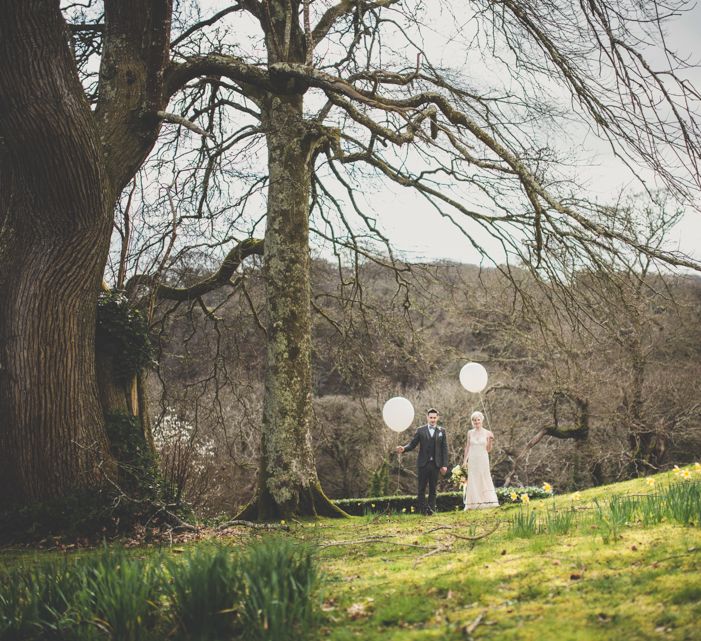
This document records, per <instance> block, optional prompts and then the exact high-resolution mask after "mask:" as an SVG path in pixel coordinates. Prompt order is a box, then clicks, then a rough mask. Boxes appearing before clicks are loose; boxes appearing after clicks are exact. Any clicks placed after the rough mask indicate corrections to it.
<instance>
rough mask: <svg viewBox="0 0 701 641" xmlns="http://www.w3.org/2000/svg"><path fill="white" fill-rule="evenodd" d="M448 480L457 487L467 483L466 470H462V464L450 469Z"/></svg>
mask: <svg viewBox="0 0 701 641" xmlns="http://www.w3.org/2000/svg"><path fill="white" fill-rule="evenodd" d="M450 480H451V481H452V482H453V483H455V485H457V486H458V487H460V486H462V485H464V484H465V483H467V470H464V469H463V467H462V465H456V466H455V467H454V468H453V469H452V470H451V471H450Z"/></svg>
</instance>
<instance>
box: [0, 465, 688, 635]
mask: <svg viewBox="0 0 701 641" xmlns="http://www.w3.org/2000/svg"><path fill="white" fill-rule="evenodd" d="M700 525H701V466H700V465H698V464H697V465H696V466H695V467H690V468H687V469H685V470H678V471H677V472H676V473H665V474H660V475H658V476H656V477H648V478H647V479H639V480H634V481H628V482H624V483H619V484H615V485H610V486H605V487H598V488H595V489H591V490H588V491H584V492H581V493H577V494H572V495H562V496H555V497H554V498H547V499H542V500H538V501H535V500H533V501H530V502H526V503H521V504H506V505H503V506H502V507H500V508H496V509H490V510H485V511H478V512H468V513H465V512H462V511H455V512H450V513H442V514H437V515H434V516H432V517H422V516H418V515H415V514H411V513H410V512H408V513H400V514H395V515H368V516H365V517H352V518H350V519H346V520H342V521H337V520H321V521H317V522H304V523H293V524H284V525H283V526H282V528H283V529H288V528H289V534H285V536H284V538H282V539H281V538H280V535H279V533H278V535H276V537H272V538H271V537H269V536H268V535H267V533H265V534H261V532H264V530H260V529H253V528H249V527H240V526H237V527H233V528H227V529H225V530H220V531H218V532H217V531H215V530H204V531H202V532H200V533H199V535H197V536H195V537H193V536H192V535H188V537H190V538H189V540H187V539H185V538H181V539H180V540H176V542H175V545H172V546H171V545H167V546H165V547H163V548H161V549H157V548H154V547H136V548H134V549H133V550H129V551H124V550H123V549H121V548H119V547H117V548H114V549H104V550H102V551H101V552H100V551H98V553H97V556H96V555H95V554H94V553H92V552H87V551H83V552H81V553H80V554H71V555H69V556H68V557H65V558H67V559H69V560H70V563H69V564H68V565H66V564H64V562H63V561H64V555H63V553H57V552H55V551H46V550H44V551H42V552H39V553H33V552H31V551H28V550H26V549H25V550H21V551H20V550H14V551H13V550H7V549H6V550H2V551H0V640H1V641H17V640H18V639H23V640H25V639H27V640H31V641H34V640H35V639H39V638H41V639H44V638H49V637H46V636H45V635H44V636H41V635H40V634H39V633H38V630H39V628H38V627H37V626H36V623H34V622H36V621H40V620H41V621H44V623H41V625H42V626H43V627H42V629H43V630H45V631H47V633H52V630H54V629H56V630H59V629H60V630H62V631H63V632H62V636H58V637H55V638H61V639H65V638H70V639H71V640H72V641H75V639H78V638H80V639H89V640H90V641H95V640H97V639H119V640H125V641H153V640H154V639H159V640H161V641H165V640H166V639H191V638H195V637H193V634H195V633H196V634H195V636H196V638H198V639H200V640H201V641H228V640H229V639H233V638H240V637H239V636H238V634H239V633H240V632H241V631H244V632H246V633H247V635H246V638H247V639H257V640H258V641H265V640H270V641H297V640H298V639H299V638H301V637H300V634H301V631H302V630H305V629H310V630H311V633H310V635H309V637H310V638H312V639H332V640H335V641H346V640H350V639H364V640H370V641H371V640H373V639H376V640H379V639H382V640H383V641H387V640H392V639H396V640H400V639H401V641H407V640H413V639H422V640H423V639H426V640H428V639H441V640H442V641H450V640H458V639H498V640H500V641H501V640H509V639H518V640H524V641H526V640H531V639H532V640H534V641H548V640H550V639H552V640H553V641H555V640H557V641H568V640H585V639H586V640H599V639H601V640H602V641H603V640H606V641H609V640H614V641H617V640H619V639H620V640H627V639H635V640H643V639H675V640H679V641H682V640H692V639H699V638H701V635H700V634H699V631H698V623H697V622H698V620H699V618H700V617H701V573H700V572H699V570H700V569H701V568H700V567H699V566H700V564H701V557H700V556H699V552H700V551H701V527H699V526H700ZM278 529H279V527H278ZM215 533H216V538H217V542H218V543H219V545H211V541H210V540H209V539H211V538H213V537H214V535H215ZM261 539H262V540H261ZM299 540H303V541H305V542H306V543H307V544H308V545H306V546H299V545H297V544H296V541H299ZM222 544H223V545H222ZM310 548H311V552H310ZM310 554H311V556H310ZM313 557H315V558H316V560H317V565H318V569H319V570H320V576H321V579H322V580H321V590H320V591H319V590H317V589H316V588H315V587H314V586H315V585H316V578H315V577H316V576H317V570H316V569H315V564H314V563H313V561H312V558H313ZM47 563H48V564H49V565H47ZM81 563H82V565H81ZM42 568H44V569H42ZM51 568H53V569H51ZM68 570H70V572H69V574H67V571H68ZM71 573H72V574H71ZM71 576H72V577H74V578H73V579H71V578H70V577H71ZM21 577H23V578H21ZM23 586H25V587H23ZM22 590H24V591H22ZM66 590H67V591H66ZM62 591H63V592H62ZM62 594H69V598H68V600H67V601H65V600H64V599H63V596H62ZM310 594H314V595H315V596H314V597H313V598H310V597H309V595H310ZM23 595H24V596H23ZM276 595H278V596H276ZM30 597H31V598H30ZM66 603H69V604H70V607H67V605H66ZM232 603H233V604H234V605H233V606H232V605H231V604H232ZM310 606H311V607H310ZM316 606H320V607H319V608H318V609H317V608H316ZM42 608H43V609H42ZM47 608H48V609H47ZM315 609H316V610H317V615H318V616H317V615H315V614H314V610H315ZM42 612H43V614H42ZM22 617H25V618H26V621H25V624H24V625H18V622H21V621H22ZM27 617H28V618H27ZM42 617H43V618H42ZM47 622H48V623H47ZM98 624H99V625H98ZM188 626H189V627H188ZM120 630H121V632H120ZM66 634H68V636H66ZM75 634H79V635H80V636H79V637H77V636H71V635H75ZM50 638H54V637H50Z"/></svg>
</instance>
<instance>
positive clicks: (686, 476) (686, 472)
mask: <svg viewBox="0 0 701 641" xmlns="http://www.w3.org/2000/svg"><path fill="white" fill-rule="evenodd" d="M680 475H681V477H682V478H683V479H685V480H688V479H690V478H691V470H682V471H681V474H680Z"/></svg>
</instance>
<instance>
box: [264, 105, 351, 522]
mask: <svg viewBox="0 0 701 641" xmlns="http://www.w3.org/2000/svg"><path fill="white" fill-rule="evenodd" d="M263 125H264V127H265V130H266V136H267V144H268V166H269V172H270V173H269V176H270V182H269V191H268V211H267V226H266V232H265V253H264V265H265V282H266V303H267V313H268V328H267V331H268V339H267V356H266V377H265V401H264V410H263V437H262V460H261V467H260V479H259V498H258V502H257V516H258V517H259V518H262V519H271V518H279V517H285V516H289V515H292V514H308V515H313V514H329V515H331V514H342V512H341V511H340V510H337V509H335V508H334V506H333V505H332V504H331V503H330V502H329V501H328V499H327V498H326V497H325V496H324V494H323V492H322V491H321V488H320V485H319V480H318V477H317V473H316V467H315V465H314V454H313V434H312V431H311V420H312V378H311V302H310V259H309V217H308V209H309V190H310V184H311V154H312V152H313V148H314V145H315V144H316V141H317V137H316V136H315V135H314V133H313V131H310V128H309V127H308V124H307V123H306V122H305V121H304V118H303V114H302V96H301V95H292V96H270V97H269V98H268V99H267V100H266V102H265V106H264V109H263Z"/></svg>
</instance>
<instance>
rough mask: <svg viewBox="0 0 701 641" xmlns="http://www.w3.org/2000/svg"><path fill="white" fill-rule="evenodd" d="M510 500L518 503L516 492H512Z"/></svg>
mask: <svg viewBox="0 0 701 641" xmlns="http://www.w3.org/2000/svg"><path fill="white" fill-rule="evenodd" d="M509 498H510V499H511V500H512V501H518V494H516V492H511V494H509Z"/></svg>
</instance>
